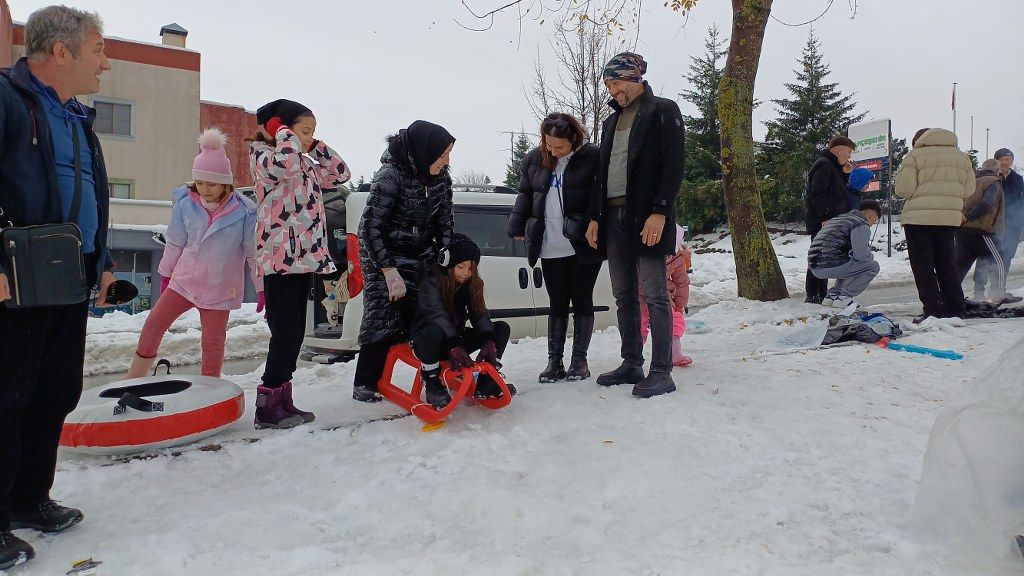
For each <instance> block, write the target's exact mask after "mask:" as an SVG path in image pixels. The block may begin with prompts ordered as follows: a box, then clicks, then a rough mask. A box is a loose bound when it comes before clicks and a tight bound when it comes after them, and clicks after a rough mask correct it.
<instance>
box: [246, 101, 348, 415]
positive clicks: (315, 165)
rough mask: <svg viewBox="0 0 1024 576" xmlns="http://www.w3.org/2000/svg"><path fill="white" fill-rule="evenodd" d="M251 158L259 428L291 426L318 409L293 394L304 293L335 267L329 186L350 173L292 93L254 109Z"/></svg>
mask: <svg viewBox="0 0 1024 576" xmlns="http://www.w3.org/2000/svg"><path fill="white" fill-rule="evenodd" d="M256 122H257V123H258V124H259V129H258V131H257V133H256V135H254V136H253V137H252V139H251V140H252V145H251V148H250V151H249V166H250V169H251V171H252V176H253V182H254V183H255V192H256V198H257V200H258V202H259V207H258V209H257V216H258V217H257V219H256V232H255V238H256V263H257V265H258V273H259V274H261V275H262V276H263V286H264V292H262V293H261V294H260V298H259V303H258V304H257V308H256V311H257V312H259V311H262V310H263V308H264V306H266V318H267V325H268V326H269V328H270V344H269V346H268V350H267V363H266V367H265V369H264V372H263V377H262V382H263V383H262V384H261V385H260V386H258V387H257V388H256V416H255V421H254V425H255V426H256V428H291V427H293V426H298V425H299V424H303V423H308V422H312V421H313V420H315V419H316V416H315V415H314V414H313V413H312V412H307V411H304V410H300V409H298V408H296V407H295V404H294V402H293V401H292V374H293V373H294V372H295V366H296V362H297V361H298V359H299V351H300V349H301V348H302V338H303V336H304V335H305V329H306V301H307V299H308V297H309V292H310V288H311V287H312V282H313V277H314V275H315V274H330V273H332V272H334V271H335V266H334V262H333V261H332V259H331V257H330V254H329V253H328V246H327V241H328V238H327V228H326V226H327V225H326V221H327V218H326V216H325V214H324V205H323V190H324V189H333V188H337V187H339V186H341V185H342V184H344V183H345V182H347V181H348V179H349V177H350V176H351V174H350V173H349V169H348V166H346V164H345V162H343V161H342V159H341V158H340V157H339V156H338V153H337V152H335V151H334V150H332V149H331V148H330V147H329V146H327V144H325V143H323V142H321V141H320V140H317V139H316V138H315V137H314V134H315V132H316V117H315V116H314V115H313V112H312V111H310V109H309V108H307V107H305V106H303V105H302V104H299V103H298V102H294V101H292V100H274V101H273V102H270V103H268V104H265V105H263V106H261V107H260V108H259V109H258V110H257V111H256Z"/></svg>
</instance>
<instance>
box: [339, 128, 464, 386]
mask: <svg viewBox="0 0 1024 576" xmlns="http://www.w3.org/2000/svg"><path fill="white" fill-rule="evenodd" d="M454 145H455V138H454V137H453V136H452V135H451V134H449V133H448V131H447V130H445V129H444V128H442V127H441V126H438V125H437V124H431V123H430V122H424V121H423V120H417V121H415V122H413V123H412V124H410V125H409V127H408V128H407V129H405V130H401V131H399V132H398V134H395V135H393V136H390V137H388V149H387V150H386V151H385V152H384V155H383V156H382V157H381V167H380V169H379V170H377V173H376V174H374V175H373V182H372V183H371V185H370V196H369V198H368V199H367V201H366V209H365V210H364V211H363V217H362V219H361V220H360V221H359V263H360V266H362V269H363V277H364V279H365V285H364V288H363V321H362V325H361V326H360V328H359V346H360V348H359V358H358V360H357V362H356V373H355V377H354V380H353V383H352V384H353V391H352V397H353V398H355V399H356V400H359V401H362V402H379V401H380V400H381V396H380V394H379V393H378V392H377V379H378V378H380V374H381V372H382V371H383V369H384V363H385V362H386V361H387V354H388V349H389V348H390V347H391V346H392V345H393V344H396V343H398V342H403V341H406V340H408V339H409V328H410V326H411V325H412V319H413V315H414V314H415V312H416V297H417V287H418V285H419V283H420V280H422V279H423V277H424V275H425V274H426V273H427V271H428V270H430V268H431V266H433V265H434V264H435V263H436V262H437V259H438V258H437V257H438V253H439V252H440V251H441V250H442V249H444V248H445V247H447V246H448V243H449V242H450V241H451V236H452V232H453V229H454V227H455V217H454V213H453V209H452V180H451V177H450V176H449V175H448V156H449V154H450V153H451V150H452V147H453V146H454Z"/></svg>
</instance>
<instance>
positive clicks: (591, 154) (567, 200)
mask: <svg viewBox="0 0 1024 576" xmlns="http://www.w3.org/2000/svg"><path fill="white" fill-rule="evenodd" d="M542 160H543V156H542V155H541V152H540V148H534V149H533V150H531V151H530V153H529V154H527V155H526V157H525V158H523V168H522V173H521V175H520V178H519V195H518V196H517V197H516V205H515V207H514V208H512V215H511V216H510V217H509V219H508V235H509V236H510V237H517V236H524V237H525V238H526V249H527V255H528V257H529V261H530V266H533V265H535V264H536V263H537V259H538V258H540V249H541V247H542V246H543V245H544V230H545V228H544V207H545V205H546V203H547V197H548V190H549V189H550V188H551V171H550V170H548V169H547V168H545V167H544V164H543V163H542ZM600 163H601V149H600V148H598V147H597V146H595V145H593V144H584V145H583V146H580V148H579V149H578V150H576V152H575V153H574V154H573V155H572V158H569V163H568V164H567V165H566V167H565V174H564V175H563V178H562V212H563V213H564V214H566V215H569V214H579V215H581V216H584V217H586V218H588V219H589V217H590V207H591V205H592V204H593V203H594V202H595V199H596V197H598V195H599V194H600V193H601V190H600V186H599V184H598V180H597V175H598V171H599V168H600ZM572 247H573V248H575V249H576V255H577V256H578V257H580V258H581V259H586V260H588V261H600V257H599V256H598V254H597V252H596V251H594V250H593V249H592V248H591V247H590V246H589V245H588V244H587V243H586V242H572Z"/></svg>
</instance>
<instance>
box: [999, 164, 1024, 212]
mask: <svg viewBox="0 0 1024 576" xmlns="http://www.w3.org/2000/svg"><path fill="white" fill-rule="evenodd" d="M1003 200H1004V201H1005V203H1006V206H1007V207H1013V209H1014V210H1024V178H1021V176H1020V174H1018V173H1017V171H1016V170H1010V173H1009V174H1007V175H1006V178H1003Z"/></svg>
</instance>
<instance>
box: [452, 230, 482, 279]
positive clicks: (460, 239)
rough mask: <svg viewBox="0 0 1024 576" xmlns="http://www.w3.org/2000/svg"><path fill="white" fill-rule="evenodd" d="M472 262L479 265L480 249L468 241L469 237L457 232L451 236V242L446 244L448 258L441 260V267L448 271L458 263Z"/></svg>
mask: <svg viewBox="0 0 1024 576" xmlns="http://www.w3.org/2000/svg"><path fill="white" fill-rule="evenodd" d="M466 260H472V261H473V262H475V263H477V264H479V263H480V247H479V246H477V245H476V242H473V241H472V240H470V239H469V236H466V235H465V234H460V233H458V232H456V233H454V234H452V241H451V243H450V244H448V258H447V259H445V260H443V261H444V262H445V264H444V265H443V267H444V268H445V269H446V270H448V269H451V268H454V267H455V266H456V265H458V264H459V263H460V262H465V261H466Z"/></svg>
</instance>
